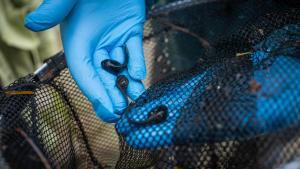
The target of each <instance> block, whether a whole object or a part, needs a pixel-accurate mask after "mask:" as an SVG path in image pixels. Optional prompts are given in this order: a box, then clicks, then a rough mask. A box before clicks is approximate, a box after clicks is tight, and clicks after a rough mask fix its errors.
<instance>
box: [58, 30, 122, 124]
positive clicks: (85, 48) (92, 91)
mask: <svg viewBox="0 0 300 169" xmlns="http://www.w3.org/2000/svg"><path fill="white" fill-rule="evenodd" d="M72 37H73V36H72ZM77 37H78V36H75V39H72V38H70V39H68V38H66V37H64V38H66V39H65V41H64V42H66V41H68V40H69V41H70V43H67V44H68V45H67V44H64V45H65V53H66V59H67V64H68V67H69V69H70V73H71V75H72V77H73V78H74V80H75V81H76V83H77V84H78V86H79V88H80V89H81V91H82V92H83V94H84V95H85V96H86V97H87V98H88V99H89V101H90V102H91V103H92V105H93V108H94V110H95V112H96V114H97V116H98V117H99V118H101V119H102V120H103V121H105V122H116V121H117V120H118V119H119V116H117V115H116V114H114V113H113V105H112V102H111V100H110V98H109V95H108V94H107V92H106V89H105V87H104V85H103V83H102V81H101V79H100V77H99V75H98V74H97V72H96V69H95V67H94V65H93V60H92V57H91V56H92V55H93V52H92V50H90V49H91V48H90V46H89V44H88V43H80V42H81V40H82V39H84V38H83V37H81V39H76V38H77ZM73 38H74V37H73ZM83 42H85V41H84V40H83ZM79 46H80V48H79ZM74 49H77V50H74Z"/></svg>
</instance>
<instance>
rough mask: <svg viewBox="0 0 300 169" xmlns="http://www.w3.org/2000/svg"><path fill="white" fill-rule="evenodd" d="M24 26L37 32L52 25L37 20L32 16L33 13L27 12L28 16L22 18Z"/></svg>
mask: <svg viewBox="0 0 300 169" xmlns="http://www.w3.org/2000/svg"><path fill="white" fill-rule="evenodd" d="M24 26H25V27H26V28H28V29H30V30H32V31H34V32H39V31H43V30H46V29H48V28H51V27H53V26H54V25H52V24H51V23H46V22H45V23H41V22H38V21H37V20H36V19H35V17H34V16H33V14H29V15H28V16H26V18H25V20H24Z"/></svg>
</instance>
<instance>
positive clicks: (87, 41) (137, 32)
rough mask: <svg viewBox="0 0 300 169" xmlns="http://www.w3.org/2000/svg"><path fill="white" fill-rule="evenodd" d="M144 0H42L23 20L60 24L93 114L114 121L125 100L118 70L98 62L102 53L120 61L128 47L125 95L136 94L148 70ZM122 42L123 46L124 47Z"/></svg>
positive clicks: (36, 27) (40, 25) (30, 24)
mask: <svg viewBox="0 0 300 169" xmlns="http://www.w3.org/2000/svg"><path fill="white" fill-rule="evenodd" d="M144 3H145V2H144V0H44V2H43V3H42V4H41V6H40V7H39V8H37V9H36V10H35V11H34V12H32V13H30V14H29V15H28V16H27V17H26V19H25V26H26V27H27V28H29V29H31V30H33V31H42V30H45V29H48V28H51V27H53V26H55V25H57V24H60V26H61V36H62V42H63V47H64V50H65V53H66V57H67V58H66V59H67V64H68V67H69V69H70V72H71V75H72V76H73V78H74V79H75V81H76V83H77V84H78V86H79V87H80V89H81V90H82V92H83V93H84V94H85V96H87V98H88V99H89V100H90V101H91V103H92V104H93V107H94V110H95V111H96V113H97V115H98V116H99V117H100V118H101V119H102V120H104V121H106V122H115V121H116V120H117V119H118V118H119V116H118V113H116V112H121V111H122V110H123V109H124V108H125V107H126V106H127V105H126V101H125V98H124V97H123V95H122V94H121V92H120V91H119V90H118V89H117V87H116V85H115V84H116V76H115V75H112V74H110V73H109V72H106V71H104V70H103V69H102V67H101V62H102V61H103V60H105V59H113V60H116V61H118V62H120V63H122V62H124V56H125V50H126V49H127V50H126V51H128V55H129V59H128V69H127V70H126V71H125V72H123V74H125V75H127V76H128V79H129V82H130V83H129V86H128V91H127V92H128V95H129V96H130V97H131V99H133V100H135V99H136V98H137V97H138V96H139V95H140V94H141V93H142V92H143V91H144V86H143V85H142V83H141V82H140V80H143V79H144V78H145V76H146V68H145V63H144V55H143V47H142V35H143V24H144V21H145V4H144ZM125 48H126V49H125Z"/></svg>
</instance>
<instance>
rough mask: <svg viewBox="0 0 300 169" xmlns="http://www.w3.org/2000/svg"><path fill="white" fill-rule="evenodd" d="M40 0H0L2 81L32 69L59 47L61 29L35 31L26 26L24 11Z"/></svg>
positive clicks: (0, 74)
mask: <svg viewBox="0 0 300 169" xmlns="http://www.w3.org/2000/svg"><path fill="white" fill-rule="evenodd" d="M39 3H40V0H1V1H0V85H2V86H5V85H8V84H9V83H11V82H12V81H14V80H15V79H16V78H18V77H21V76H24V75H26V74H28V73H32V72H33V71H34V70H35V69H37V67H39V66H40V65H41V64H42V61H43V60H45V59H46V58H47V57H49V56H51V55H53V54H55V53H56V52H58V51H59V50H60V47H59V45H58V44H59V40H58V37H59V36H58V31H57V30H56V29H52V30H50V31H45V32H41V33H34V32H31V31H29V30H27V29H26V28H25V27H24V25H23V24H24V21H23V20H24V17H25V15H26V14H27V13H28V12H30V11H31V10H33V9H34V8H35V7H36V6H37V5H38V4H39Z"/></svg>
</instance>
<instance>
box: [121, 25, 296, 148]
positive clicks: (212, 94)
mask: <svg viewBox="0 0 300 169" xmlns="http://www.w3.org/2000/svg"><path fill="white" fill-rule="evenodd" d="M299 32H300V27H299V26H298V25H289V26H287V27H285V28H283V29H280V30H278V31H275V32H274V33H273V34H271V35H270V36H269V37H268V38H267V39H266V40H265V41H264V42H262V43H261V44H258V45H257V46H255V47H254V49H255V50H256V51H255V52H254V53H253V54H252V55H251V56H249V60H247V62H246V63H247V64H243V63H245V61H242V60H241V59H236V58H233V59H231V60H229V61H228V62H226V61H224V62H222V63H215V64H212V65H210V66H208V67H207V68H205V67H203V68H201V67H200V68H199V66H198V67H196V68H195V70H194V71H191V72H190V73H185V74H184V75H181V76H178V78H177V79H176V78H175V79H173V80H171V83H161V84H157V85H156V86H154V87H152V88H150V89H149V90H147V91H146V92H145V93H144V94H143V95H142V96H141V97H140V98H139V99H138V100H137V105H136V106H135V107H132V108H131V109H130V111H129V112H128V113H127V114H125V115H124V116H123V117H122V119H121V120H120V121H119V122H118V123H117V125H116V128H117V131H118V133H119V134H120V135H122V136H123V137H125V141H126V143H127V144H128V145H130V146H132V147H133V148H137V149H156V148H162V147H169V146H172V145H180V144H187V143H208V142H216V141H225V140H232V139H238V140H239V139H245V138H249V137H254V136H257V135H260V134H268V133H272V132H277V131H278V130H281V129H285V128H288V127H292V126H294V125H297V124H300V106H299V105H300V98H299V96H300V87H299V84H300V58H299V49H297V48H298V47H296V48H295V45H296V46H297V44H295V43H294V42H296V41H299V40H300V36H299ZM287 38H291V39H289V40H291V41H289V40H288V41H286V40H287ZM284 45H287V46H286V47H285V46H284ZM281 48H283V49H284V50H283V49H281ZM279 49H280V50H279ZM295 54H296V57H295ZM245 57H247V56H245ZM234 63H235V64H234ZM262 65H265V66H264V67H263V66H262ZM175 76H176V75H175ZM161 106H164V107H166V109H167V117H166V119H165V120H162V121H160V122H156V123H148V124H140V123H141V122H145V121H147V119H149V113H150V112H155V111H156V110H158V109H159V107H161ZM150 117H151V116H150ZM160 117H162V116H160Z"/></svg>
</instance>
